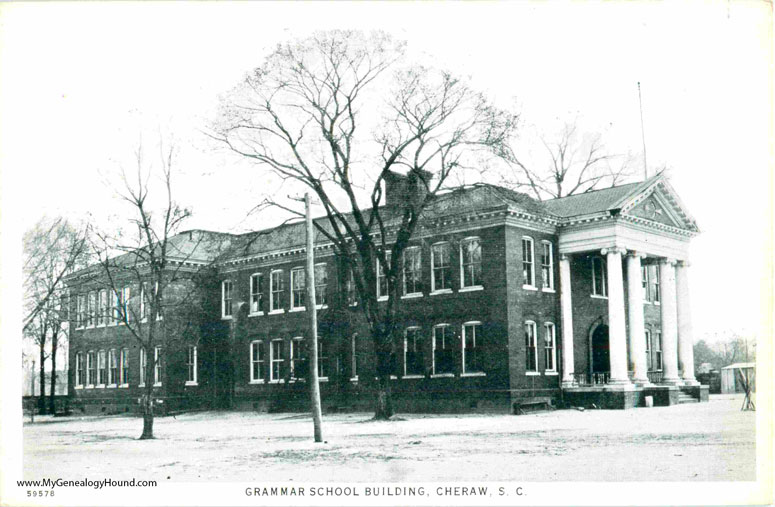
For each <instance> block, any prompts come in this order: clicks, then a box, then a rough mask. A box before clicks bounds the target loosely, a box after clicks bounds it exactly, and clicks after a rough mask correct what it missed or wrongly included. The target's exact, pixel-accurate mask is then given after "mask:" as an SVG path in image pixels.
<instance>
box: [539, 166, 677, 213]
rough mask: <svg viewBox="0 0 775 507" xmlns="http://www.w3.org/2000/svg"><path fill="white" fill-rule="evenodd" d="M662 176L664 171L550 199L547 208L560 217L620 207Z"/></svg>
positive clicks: (546, 202) (546, 203)
mask: <svg viewBox="0 0 775 507" xmlns="http://www.w3.org/2000/svg"><path fill="white" fill-rule="evenodd" d="M662 177H663V173H661V172H660V173H657V174H655V175H654V176H652V177H651V178H649V179H647V180H644V181H640V182H636V183H628V184H625V185H619V186H616V187H610V188H603V189H600V190H593V191H591V192H585V193H583V194H574V195H569V196H567V197H560V198H559V199H550V200H548V201H545V205H546V210H547V211H548V212H549V213H552V214H554V215H557V216H559V217H562V218H567V217H574V216H579V215H589V214H592V213H600V212H602V211H610V210H615V209H620V208H621V207H622V206H624V204H625V203H626V202H627V201H628V200H629V199H630V198H631V197H635V196H636V195H638V194H640V193H641V192H643V191H644V190H646V189H647V188H649V187H650V186H651V185H653V184H654V183H656V182H657V181H658V180H660V179H661V178H662Z"/></svg>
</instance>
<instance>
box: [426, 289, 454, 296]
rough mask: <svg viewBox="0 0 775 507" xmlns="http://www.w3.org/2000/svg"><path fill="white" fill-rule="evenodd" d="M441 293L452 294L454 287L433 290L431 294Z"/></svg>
mask: <svg viewBox="0 0 775 507" xmlns="http://www.w3.org/2000/svg"><path fill="white" fill-rule="evenodd" d="M439 294H452V289H439V290H434V291H431V294H430V295H431V296H438V295H439Z"/></svg>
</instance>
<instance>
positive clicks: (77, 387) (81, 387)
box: [73, 386, 83, 389]
mask: <svg viewBox="0 0 775 507" xmlns="http://www.w3.org/2000/svg"><path fill="white" fill-rule="evenodd" d="M73 389H83V386H75V387H73Z"/></svg>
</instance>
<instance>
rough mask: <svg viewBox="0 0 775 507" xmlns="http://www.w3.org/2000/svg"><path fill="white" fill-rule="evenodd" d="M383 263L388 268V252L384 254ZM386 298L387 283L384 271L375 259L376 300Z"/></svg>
mask: <svg viewBox="0 0 775 507" xmlns="http://www.w3.org/2000/svg"><path fill="white" fill-rule="evenodd" d="M385 261H386V262H387V265H388V267H389V266H390V252H386V253H385ZM387 298H388V283H387V276H385V271H384V270H383V269H382V263H381V262H380V261H379V259H377V299H387Z"/></svg>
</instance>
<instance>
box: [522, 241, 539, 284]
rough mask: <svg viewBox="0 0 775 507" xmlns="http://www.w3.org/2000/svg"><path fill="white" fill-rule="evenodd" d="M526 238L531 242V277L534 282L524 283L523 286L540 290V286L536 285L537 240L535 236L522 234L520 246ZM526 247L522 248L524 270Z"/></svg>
mask: <svg viewBox="0 0 775 507" xmlns="http://www.w3.org/2000/svg"><path fill="white" fill-rule="evenodd" d="M525 240H527V241H529V242H530V279H531V280H532V282H533V283H524V280H523V283H522V288H523V289H527V290H538V287H536V252H535V242H534V241H533V238H531V237H530V236H522V242H521V243H520V246H523V245H524V243H525ZM524 253H525V249H524V247H523V249H522V269H523V272H524V266H525V256H524Z"/></svg>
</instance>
